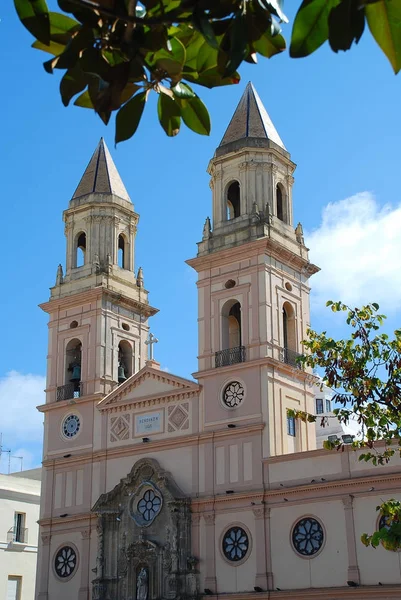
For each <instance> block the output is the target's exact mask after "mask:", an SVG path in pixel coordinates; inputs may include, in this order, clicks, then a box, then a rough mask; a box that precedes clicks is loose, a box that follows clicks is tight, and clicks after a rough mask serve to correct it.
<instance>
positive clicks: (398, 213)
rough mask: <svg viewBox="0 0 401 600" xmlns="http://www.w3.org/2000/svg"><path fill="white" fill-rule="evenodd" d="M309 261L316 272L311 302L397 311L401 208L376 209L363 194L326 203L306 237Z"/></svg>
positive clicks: (400, 298) (400, 275)
mask: <svg viewBox="0 0 401 600" xmlns="http://www.w3.org/2000/svg"><path fill="white" fill-rule="evenodd" d="M305 237H306V244H307V246H308V247H309V248H310V249H311V250H310V260H311V261H312V262H314V263H315V264H317V265H318V266H319V267H320V268H321V271H320V272H319V273H317V274H316V275H314V276H313V277H312V279H311V285H312V303H313V305H314V306H315V307H318V306H320V307H322V306H324V304H325V302H326V301H327V300H342V301H343V302H346V303H350V304H354V305H355V306H360V305H362V304H367V303H368V302H378V303H379V304H380V307H381V308H383V309H384V310H385V311H387V312H392V311H393V310H397V309H399V307H400V306H401V205H398V206H396V207H393V206H390V205H386V206H380V205H379V204H378V202H377V200H376V199H375V197H374V196H373V194H371V193H369V192H362V193H360V194H356V195H355V196H351V197H350V198H347V199H345V200H341V201H340V202H334V203H330V204H328V205H327V206H326V207H325V208H324V209H323V213H322V221H321V224H320V226H319V227H318V229H316V230H315V231H312V232H309V233H306V235H305Z"/></svg>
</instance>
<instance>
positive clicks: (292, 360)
mask: <svg viewBox="0 0 401 600" xmlns="http://www.w3.org/2000/svg"><path fill="white" fill-rule="evenodd" d="M301 356H302V354H300V353H299V352H295V350H290V349H289V348H281V351H280V360H281V361H282V362H284V363H286V364H287V365H291V367H295V368H296V369H303V365H302V363H301V362H299V360H297V359H298V358H299V357H301Z"/></svg>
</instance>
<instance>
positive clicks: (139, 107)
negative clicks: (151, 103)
mask: <svg viewBox="0 0 401 600" xmlns="http://www.w3.org/2000/svg"><path fill="white" fill-rule="evenodd" d="M145 101H146V92H141V93H140V94H136V96H134V97H133V98H132V99H131V100H130V101H129V102H127V103H126V104H124V106H123V107H121V108H120V110H119V111H118V113H117V117H116V136H115V143H116V144H118V143H119V142H123V141H124V140H128V139H129V138H130V137H132V136H133V135H134V133H135V131H136V130H137V129H138V125H139V122H140V120H141V117H142V113H143V109H144V108H145Z"/></svg>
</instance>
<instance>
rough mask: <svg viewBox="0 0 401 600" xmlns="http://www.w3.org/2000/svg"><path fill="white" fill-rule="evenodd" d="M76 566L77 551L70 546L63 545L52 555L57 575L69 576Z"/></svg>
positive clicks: (61, 576) (62, 577)
mask: <svg viewBox="0 0 401 600" xmlns="http://www.w3.org/2000/svg"><path fill="white" fill-rule="evenodd" d="M76 567H77V553H76V551H75V550H74V548H72V547H71V546H63V547H62V548H60V549H59V550H58V551H57V554H56V556H55V557H54V570H55V571H56V573H57V575H58V577H60V578H61V579H65V578H66V577H70V576H71V575H72V574H73V573H74V571H75V569H76Z"/></svg>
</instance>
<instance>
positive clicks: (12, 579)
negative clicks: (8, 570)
mask: <svg viewBox="0 0 401 600" xmlns="http://www.w3.org/2000/svg"><path fill="white" fill-rule="evenodd" d="M21 588H22V577H20V576H19V575H9V576H8V581H7V595H6V600H21Z"/></svg>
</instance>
